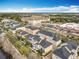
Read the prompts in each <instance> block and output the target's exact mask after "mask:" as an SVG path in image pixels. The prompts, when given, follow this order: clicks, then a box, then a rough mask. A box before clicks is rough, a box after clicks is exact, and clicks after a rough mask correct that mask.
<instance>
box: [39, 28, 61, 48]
mask: <svg viewBox="0 0 79 59" xmlns="http://www.w3.org/2000/svg"><path fill="white" fill-rule="evenodd" d="M38 35H39V36H40V38H41V39H45V40H47V41H49V42H51V43H52V44H54V45H55V46H58V45H59V44H60V43H61V40H60V39H59V36H58V35H56V34H55V33H53V32H49V31H46V30H40V31H39V32H38Z"/></svg>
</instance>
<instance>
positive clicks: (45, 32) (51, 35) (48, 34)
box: [39, 30, 54, 37]
mask: <svg viewBox="0 0 79 59" xmlns="http://www.w3.org/2000/svg"><path fill="white" fill-rule="evenodd" d="M39 33H42V34H44V35H47V36H50V37H53V36H54V33H52V32H49V31H45V30H40V31H39Z"/></svg>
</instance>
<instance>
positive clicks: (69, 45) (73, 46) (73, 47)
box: [66, 40, 78, 50]
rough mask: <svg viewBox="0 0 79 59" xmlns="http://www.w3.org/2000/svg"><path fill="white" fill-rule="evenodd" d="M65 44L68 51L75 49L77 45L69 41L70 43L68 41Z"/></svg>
mask: <svg viewBox="0 0 79 59" xmlns="http://www.w3.org/2000/svg"><path fill="white" fill-rule="evenodd" d="M67 44H68V45H66V46H67V47H68V48H69V49H70V50H72V49H75V50H76V49H77V46H78V45H77V43H76V42H75V41H72V40H70V41H68V42H67Z"/></svg>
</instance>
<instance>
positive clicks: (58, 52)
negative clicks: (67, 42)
mask: <svg viewBox="0 0 79 59" xmlns="http://www.w3.org/2000/svg"><path fill="white" fill-rule="evenodd" d="M53 53H54V54H55V55H57V56H59V57H60V58H62V59H68V57H69V56H70V55H71V53H69V52H68V51H67V49H66V48H65V47H62V48H59V49H56V50H55V51H54V52H53Z"/></svg>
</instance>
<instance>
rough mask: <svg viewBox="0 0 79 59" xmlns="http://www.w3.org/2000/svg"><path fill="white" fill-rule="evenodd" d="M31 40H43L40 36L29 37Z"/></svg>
mask: <svg viewBox="0 0 79 59" xmlns="http://www.w3.org/2000/svg"><path fill="white" fill-rule="evenodd" d="M29 39H33V40H34V41H38V42H39V41H40V40H41V38H40V36H38V35H29Z"/></svg>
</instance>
